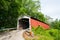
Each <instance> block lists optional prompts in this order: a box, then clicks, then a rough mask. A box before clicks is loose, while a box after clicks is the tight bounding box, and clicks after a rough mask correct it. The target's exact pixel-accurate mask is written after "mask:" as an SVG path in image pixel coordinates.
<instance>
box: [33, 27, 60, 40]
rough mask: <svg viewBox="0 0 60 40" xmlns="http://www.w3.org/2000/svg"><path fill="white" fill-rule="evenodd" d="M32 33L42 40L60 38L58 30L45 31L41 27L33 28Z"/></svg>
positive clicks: (57, 39) (56, 39)
mask: <svg viewBox="0 0 60 40" xmlns="http://www.w3.org/2000/svg"><path fill="white" fill-rule="evenodd" d="M32 31H33V32H34V34H35V35H38V36H39V37H40V40H59V39H60V38H59V37H60V35H59V36H58V34H59V33H58V31H59V30H58V29H52V28H51V29H49V30H44V29H43V28H41V27H38V28H36V29H35V28H32Z"/></svg>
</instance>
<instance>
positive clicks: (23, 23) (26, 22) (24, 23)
mask: <svg viewBox="0 0 60 40" xmlns="http://www.w3.org/2000/svg"><path fill="white" fill-rule="evenodd" d="M19 27H22V28H23V29H27V28H29V19H27V18H22V19H20V20H19Z"/></svg>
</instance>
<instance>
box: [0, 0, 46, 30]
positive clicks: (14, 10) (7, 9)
mask: <svg viewBox="0 0 60 40" xmlns="http://www.w3.org/2000/svg"><path fill="white" fill-rule="evenodd" d="M37 4H38V5H37ZM39 9H40V2H39V0H0V29H2V28H11V27H16V26H17V18H18V16H20V15H29V16H32V17H34V18H37V19H39V20H41V21H45V18H44V15H43V14H42V13H41V12H38V10H39Z"/></svg>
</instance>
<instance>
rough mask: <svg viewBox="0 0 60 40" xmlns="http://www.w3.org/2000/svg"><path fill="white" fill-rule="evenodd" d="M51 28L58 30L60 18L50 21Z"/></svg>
mask: <svg viewBox="0 0 60 40" xmlns="http://www.w3.org/2000/svg"><path fill="white" fill-rule="evenodd" d="M50 26H51V28H54V29H58V30H60V20H58V19H56V20H55V21H53V22H51V23H50Z"/></svg>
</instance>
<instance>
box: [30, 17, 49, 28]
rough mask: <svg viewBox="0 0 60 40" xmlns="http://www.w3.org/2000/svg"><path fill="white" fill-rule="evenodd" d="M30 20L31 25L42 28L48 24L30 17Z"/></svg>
mask: <svg viewBox="0 0 60 40" xmlns="http://www.w3.org/2000/svg"><path fill="white" fill-rule="evenodd" d="M30 22H31V27H34V28H37V27H38V26H41V27H42V28H44V29H49V25H48V24H45V23H43V22H40V21H37V20H35V19H32V18H31V19H30Z"/></svg>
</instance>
